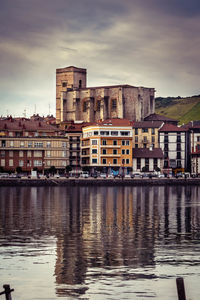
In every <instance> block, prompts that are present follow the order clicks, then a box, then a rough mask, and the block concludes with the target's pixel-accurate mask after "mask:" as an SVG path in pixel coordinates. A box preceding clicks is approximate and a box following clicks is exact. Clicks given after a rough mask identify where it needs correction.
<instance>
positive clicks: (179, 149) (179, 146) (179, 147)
mask: <svg viewBox="0 0 200 300" xmlns="http://www.w3.org/2000/svg"><path fill="white" fill-rule="evenodd" d="M176 150H177V151H181V144H180V143H178V144H177V147H176Z"/></svg>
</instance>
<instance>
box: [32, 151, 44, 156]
mask: <svg viewBox="0 0 200 300" xmlns="http://www.w3.org/2000/svg"><path fill="white" fill-rule="evenodd" d="M33 155H34V157H42V151H34V152H33Z"/></svg>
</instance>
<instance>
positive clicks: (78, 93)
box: [56, 66, 155, 123]
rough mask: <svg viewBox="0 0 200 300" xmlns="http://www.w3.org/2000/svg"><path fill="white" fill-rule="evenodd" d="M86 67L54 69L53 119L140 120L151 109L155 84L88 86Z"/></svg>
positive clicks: (150, 111)
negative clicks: (54, 115) (144, 85)
mask: <svg viewBox="0 0 200 300" xmlns="http://www.w3.org/2000/svg"><path fill="white" fill-rule="evenodd" d="M86 82H87V70H86V69H82V68H76V67H73V66H71V67H66V68H61V69H57V70H56V122H57V123H61V122H68V121H84V122H95V121H97V120H100V119H102V120H104V119H107V118H125V119H128V120H133V121H141V120H143V119H144V118H145V117H147V116H148V115H150V114H153V113H154V110H155V98H154V93H155V89H154V88H145V87H135V86H132V85H113V86H99V87H87V84H86Z"/></svg>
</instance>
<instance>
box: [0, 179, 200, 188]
mask: <svg viewBox="0 0 200 300" xmlns="http://www.w3.org/2000/svg"><path fill="white" fill-rule="evenodd" d="M96 185H100V186H116V185H117V186H120V185H121V186H137V185H139V186H142V185H148V186H149V185H200V178H186V179H185V178H155V179H154V178H152V179H150V178H147V179H144V178H143V179H121V178H115V179H113V178H105V179H102V178H95V179H94V178H82V179H80V178H55V179H54V178H53V179H52V178H48V179H28V178H27V179H23V178H22V179H21V178H20V179H16V178H15V179H11V178H9V179H8V178H5V179H0V186H23V187H24V186H27V187H28V186H30V187H31V186H96Z"/></svg>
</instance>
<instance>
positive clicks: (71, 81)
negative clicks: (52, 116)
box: [56, 66, 87, 123]
mask: <svg viewBox="0 0 200 300" xmlns="http://www.w3.org/2000/svg"><path fill="white" fill-rule="evenodd" d="M86 81H87V70H86V69H82V68H76V67H73V66H70V67H66V68H61V69H56V123H60V121H61V106H62V105H61V94H62V92H67V91H69V90H77V89H82V88H86Z"/></svg>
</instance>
